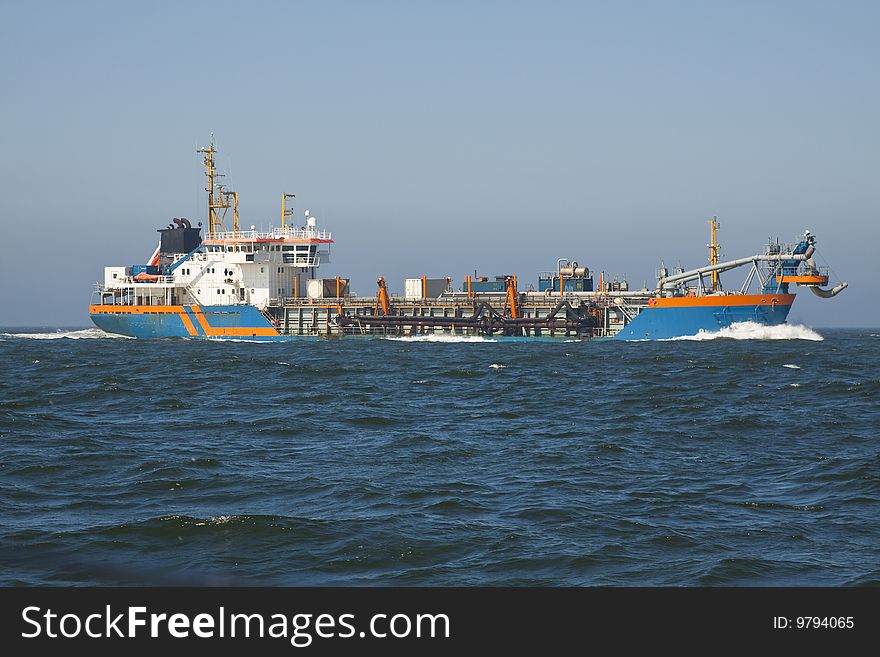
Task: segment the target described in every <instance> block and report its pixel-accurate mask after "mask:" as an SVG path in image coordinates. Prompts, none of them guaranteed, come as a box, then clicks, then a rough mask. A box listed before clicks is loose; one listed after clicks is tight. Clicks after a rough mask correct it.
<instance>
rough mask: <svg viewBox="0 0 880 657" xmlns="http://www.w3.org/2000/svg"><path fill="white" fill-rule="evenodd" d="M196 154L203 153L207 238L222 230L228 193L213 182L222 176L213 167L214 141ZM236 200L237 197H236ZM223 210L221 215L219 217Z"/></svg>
mask: <svg viewBox="0 0 880 657" xmlns="http://www.w3.org/2000/svg"><path fill="white" fill-rule="evenodd" d="M196 152H197V153H204V155H205V157H204V160H203V162H204V164H205V177H206V178H207V179H208V186H207V187H205V191H206V192H208V236H209V237H212V236H213V235H214V233H216V232H218V231H219V230H221V229H222V228H223V217H225V216H226V210H228V209H229V197H228V194H229V192H224V191H223V186H222V185H220V184H217V183H216V182H215V179H216V178H221V177H222V175H223V174H220V173H217V169H216V167H215V166H214V154H215V153H216V152H217V149H216V148H214V140H213V138H212V139H211V145H210V146H208V147H203V148H200V149H199V150H197V151H196ZM236 198H237V197H236ZM220 210H223V215H222V216H221V215H220Z"/></svg>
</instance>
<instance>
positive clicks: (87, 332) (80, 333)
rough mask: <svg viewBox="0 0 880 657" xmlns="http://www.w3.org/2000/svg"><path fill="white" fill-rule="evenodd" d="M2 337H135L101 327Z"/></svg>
mask: <svg viewBox="0 0 880 657" xmlns="http://www.w3.org/2000/svg"><path fill="white" fill-rule="evenodd" d="M0 337H4V338H27V339H30V340H60V339H61V338H68V339H70V340H97V339H104V338H109V339H111V340H117V339H123V340H131V339H133V338H131V337H129V336H127V335H119V334H117V333H107V332H105V331H102V330H101V329H99V328H87V329H77V330H74V331H63V330H61V329H58V330H57V331H54V332H52V333H0Z"/></svg>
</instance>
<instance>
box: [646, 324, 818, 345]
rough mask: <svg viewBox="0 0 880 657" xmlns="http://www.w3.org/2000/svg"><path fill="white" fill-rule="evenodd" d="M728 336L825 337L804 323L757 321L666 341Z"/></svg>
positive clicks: (776, 338)
mask: <svg viewBox="0 0 880 657" xmlns="http://www.w3.org/2000/svg"><path fill="white" fill-rule="evenodd" d="M718 338H727V339H729V340H812V341H814V342H821V341H822V340H824V339H825V338H823V337H822V336H821V335H819V334H818V333H816V331H814V330H813V329H811V328H810V327H808V326H803V325H802V324H777V325H776V326H767V325H765V324H758V323H757V322H736V323H734V324H731V325H730V326H728V327H725V328H722V329H720V330H718V331H712V332H709V331H700V332H699V333H697V334H696V335H682V336H679V337H677V338H668V339H667V340H664V342H674V341H676V340H696V341H701V340H717V339H718Z"/></svg>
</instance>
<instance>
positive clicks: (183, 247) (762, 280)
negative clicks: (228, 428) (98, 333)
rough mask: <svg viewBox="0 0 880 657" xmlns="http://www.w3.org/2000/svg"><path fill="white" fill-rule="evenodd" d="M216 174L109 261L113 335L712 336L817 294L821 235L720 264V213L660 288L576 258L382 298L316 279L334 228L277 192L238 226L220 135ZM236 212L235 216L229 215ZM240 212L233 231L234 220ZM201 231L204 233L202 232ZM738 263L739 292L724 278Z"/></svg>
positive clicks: (106, 322) (408, 286)
mask: <svg viewBox="0 0 880 657" xmlns="http://www.w3.org/2000/svg"><path fill="white" fill-rule="evenodd" d="M198 153H199V154H200V155H202V157H203V163H204V167H205V176H206V178H207V186H206V187H205V191H206V192H207V226H204V227H203V226H202V224H201V223H199V224H198V225H197V226H193V225H192V222H191V221H190V220H188V219H186V218H181V217H176V218H174V219H173V220H172V221H171V222H170V223H169V224H168V225H167V227H165V228H161V229H159V231H158V232H159V243H158V246H157V247H156V249H155V251H154V252H153V253H152V255H151V256H150V257H149V258H147V261H146V263H144V264H134V265H130V266H118V267H106V268H105V269H104V282H103V284H98V285H97V289H96V292H95V298H93V301H96V302H97V303H92V304H91V305H90V306H89V314H90V316H91V318H92V321H93V322H94V323H95V325H97V326H98V327H99V328H101V329H103V330H104V331H107V332H109V333H117V334H121V335H126V336H131V337H136V338H169V337H176V338H208V339H239V340H242V339H243V340H288V339H294V338H301V337H306V336H326V337H333V336H349V335H359V336H409V335H425V334H446V335H466V336H483V337H493V336H510V337H524V338H543V337H567V338H580V339H593V338H605V339H617V340H658V339H670V338H676V337H683V336H690V335H696V334H698V333H700V332H701V331H703V332H716V331H718V330H719V329H722V328H726V327H730V326H731V325H733V324H735V323H738V322H755V323H758V324H763V325H775V324H782V323H784V322H785V320H786V318H787V317H788V313H789V311H790V310H791V306H792V303H794V299H795V292H794V291H793V288H792V286H803V287H806V288H808V289H809V290H811V291H812V292H813V293H814V294H816V295H817V296H819V297H822V298H830V297H833V296H835V295H837V294H838V293H839V292H840V291H841V290H843V289H844V288H845V287H846V285H847V284H846V283H840V284H838V285H836V286H835V287H833V288H827V287H826V286H827V285H828V282H829V274H828V270H827V268H820V267H818V266H817V265H816V262H815V259H814V254H815V250H816V238H815V236H814V235H812V234H811V233H810V232H809V231H805V232H804V234H803V236H802V237H800V238H799V239H798V240H796V241H795V242H794V243H792V244H783V243H780V242H779V240H778V239H777V240H770V241H769V243H768V244H767V245H766V247H765V248H764V250H763V253H759V254H755V255H751V256H747V257H744V258H739V259H737V260H730V261H726V262H719V245H718V222H717V220H716V219H715V218H713V219H711V220H710V221H709V224H710V237H711V239H710V243H709V244H708V247H709V258H708V264H707V265H706V266H703V267H700V268H697V269H691V270H687V271H686V270H684V269H683V268H682V267H676V268H674V269H672V270H670V269H669V268H666V267H664V266H661V268H660V269H659V271H658V277H657V284H656V286H655V287H654V288H653V289H648V288H647V287H644V288H642V289H638V290H634V289H630V286H629V283H628V281H626V280H625V278H620V277H615V278H614V279H613V280H609V279H610V277H608V276H606V275H605V274H604V272H600V273H599V274H598V281H597V280H596V278H597V276H596V274H595V273H594V272H591V271H590V269H589V268H587V267H585V266H582V265H580V264H578V263H577V262H575V261H572V260H570V259H565V258H561V259H559V260H557V262H556V267H555V269H554V270H552V271H548V272H543V273H540V274H539V275H538V277H537V281H536V283H537V286H535V285H527V286H525V287H526V289H522V287H524V286H521V285H520V283H519V281H518V279H517V276H515V275H503V276H495V277H491V278H490V277H479V276H477V275H476V273H475V274H474V275H473V276H471V275H467V276H465V277H464V279H463V282H462V283H461V285H460V287H459V289H457V290H455V289H453V285H452V279H451V278H448V277H446V278H428V277H426V276H421V277H415V278H412V279H406V280H405V281H404V294H403V295H402V296H394V295H391V294H390V293H389V291H388V287H387V285H386V282H385V280H384V278H381V277H380V278H379V279H378V281H377V289H376V294H375V295H373V296H365V297H361V296H356V295H354V294H352V293H351V288H350V284H349V280H348V279H346V278H342V277H338V276H337V277H334V278H320V277H318V269H319V267H320V266H321V265H322V264H325V263H327V262H329V255H330V245H331V244H332V243H333V240H332V238H331V233H330V232H329V231H327V230H324V229H323V228H319V227H318V220H317V217H316V216H314V215H313V214H311V213H310V212H309V211H308V210H306V211H305V213H304V216H303V221H302V223H300V224H297V222H296V220H295V217H296V215H295V213H294V211H293V210H292V209H288V207H287V204H288V202H289V201H290V199H291V198H292V197H293V196H294V195H293V194H288V193H282V194H281V215H280V225H278V226H277V227H271V228H269V229H267V230H257V229H256V227H255V226H250V229H245V230H242V228H241V226H240V223H239V212H238V205H239V204H238V194H237V193H236V192H234V191H231V190H227V189H226V187H225V186H224V185H223V184H222V183H221V182H220V178H221V174H218V172H217V169H216V167H215V157H216V149H215V147H214V144H213V142H212V143H211V144H210V145H209V146H207V147H205V148H201V149H199V150H198ZM230 210H232V213H231V214H232V216H231V218H230V217H228V216H227V215H228V214H229V211H230ZM229 219H231V230H229V229H227V221H228V220H229ZM203 228H204V230H205V235H204V236H203V235H202V230H203ZM740 268H742V269H743V270H744V271H745V272H746V275H745V279H744V281H743V283H742V284H741V286H740V287H738V288H735V289H731V288H727V287H725V286H724V285H723V284H722V281H721V274H722V273H725V272H729V271H731V270H734V269H740Z"/></svg>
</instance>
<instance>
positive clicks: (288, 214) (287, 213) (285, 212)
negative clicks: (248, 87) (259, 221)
mask: <svg viewBox="0 0 880 657" xmlns="http://www.w3.org/2000/svg"><path fill="white" fill-rule="evenodd" d="M295 197H296V194H288V193H287V192H281V232H282V233H283V232H284V226H285V224H286V221H287V217H292V216H293V209H292V208H291V209H290V210H288V209H287V199H289V198H295Z"/></svg>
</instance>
